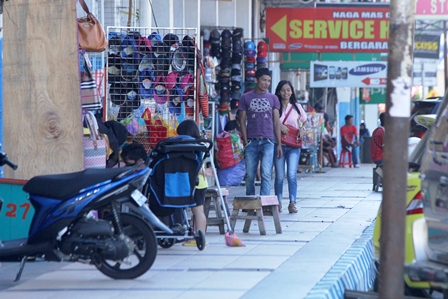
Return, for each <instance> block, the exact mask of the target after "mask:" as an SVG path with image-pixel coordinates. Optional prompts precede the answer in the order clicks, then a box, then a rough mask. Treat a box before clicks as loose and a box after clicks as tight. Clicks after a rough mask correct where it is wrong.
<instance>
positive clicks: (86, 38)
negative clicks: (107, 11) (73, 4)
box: [77, 0, 107, 52]
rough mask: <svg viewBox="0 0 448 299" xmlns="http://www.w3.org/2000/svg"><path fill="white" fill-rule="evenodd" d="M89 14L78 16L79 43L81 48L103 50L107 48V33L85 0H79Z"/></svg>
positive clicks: (90, 50) (93, 50)
mask: <svg viewBox="0 0 448 299" xmlns="http://www.w3.org/2000/svg"><path fill="white" fill-rule="evenodd" d="M79 4H81V7H82V9H83V10H84V11H85V12H86V14H87V16H85V17H82V18H78V19H77V22H78V43H79V48H80V49H81V50H85V51H88V52H103V51H104V50H106V48H107V39H106V34H105V33H104V30H103V27H102V26H101V24H100V22H99V21H98V19H97V18H96V17H95V16H94V15H93V14H92V13H91V12H90V10H89V7H88V6H87V4H86V3H85V2H84V0H79Z"/></svg>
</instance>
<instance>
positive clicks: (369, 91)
mask: <svg viewBox="0 0 448 299" xmlns="http://www.w3.org/2000/svg"><path fill="white" fill-rule="evenodd" d="M384 103H386V88H360V89H359V104H361V105H364V104H384Z"/></svg>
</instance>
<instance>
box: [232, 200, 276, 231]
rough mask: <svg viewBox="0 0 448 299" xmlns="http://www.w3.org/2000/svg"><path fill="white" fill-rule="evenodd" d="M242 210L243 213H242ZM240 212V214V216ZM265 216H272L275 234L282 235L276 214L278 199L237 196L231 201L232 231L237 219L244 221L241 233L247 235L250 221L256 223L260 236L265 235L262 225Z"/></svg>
mask: <svg viewBox="0 0 448 299" xmlns="http://www.w3.org/2000/svg"><path fill="white" fill-rule="evenodd" d="M243 210H244V211H243ZM240 212H241V213H242V214H240ZM265 216H273V219H274V225H275V232H276V233H277V234H281V233H282V227H281V225H280V215H279V213H278V199H277V196H275V195H265V196H255V195H254V196H239V197H235V199H234V200H233V212H232V215H231V216H230V226H231V227H232V230H234V228H235V223H236V220H237V219H243V220H246V221H245V223H244V227H243V232H244V233H247V232H249V229H250V223H251V222H252V220H257V221H258V228H259V229H260V235H266V227H265V223H264V217H265Z"/></svg>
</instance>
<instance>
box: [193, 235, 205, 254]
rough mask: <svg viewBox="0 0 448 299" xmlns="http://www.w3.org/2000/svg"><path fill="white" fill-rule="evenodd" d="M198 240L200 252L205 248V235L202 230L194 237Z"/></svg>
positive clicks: (197, 244)
mask: <svg viewBox="0 0 448 299" xmlns="http://www.w3.org/2000/svg"><path fill="white" fill-rule="evenodd" d="M194 239H195V240H196V246H197V247H198V249H199V250H204V248H205V233H204V232H203V231H202V230H198V231H197V232H196V234H195V236H194Z"/></svg>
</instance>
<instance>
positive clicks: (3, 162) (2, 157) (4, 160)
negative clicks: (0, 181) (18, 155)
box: [0, 152, 18, 170]
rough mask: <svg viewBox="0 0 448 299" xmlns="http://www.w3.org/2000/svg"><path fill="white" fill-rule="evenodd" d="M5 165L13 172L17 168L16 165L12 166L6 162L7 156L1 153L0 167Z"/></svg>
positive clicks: (12, 164)
mask: <svg viewBox="0 0 448 299" xmlns="http://www.w3.org/2000/svg"><path fill="white" fill-rule="evenodd" d="M5 164H6V165H8V166H9V167H11V168H12V169H14V170H16V169H17V168H18V166H17V165H16V164H14V163H12V162H11V161H9V160H8V156H7V155H6V153H3V152H2V153H0V166H3V165H5Z"/></svg>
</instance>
